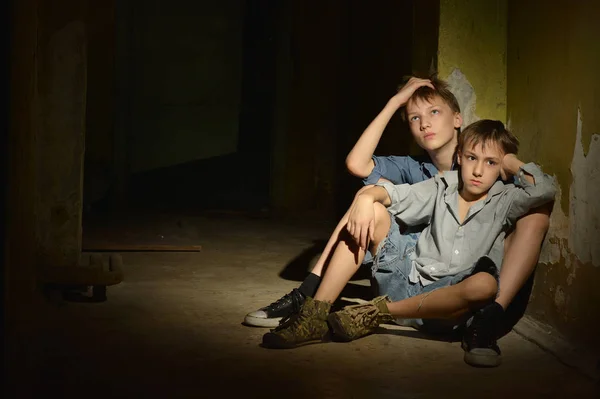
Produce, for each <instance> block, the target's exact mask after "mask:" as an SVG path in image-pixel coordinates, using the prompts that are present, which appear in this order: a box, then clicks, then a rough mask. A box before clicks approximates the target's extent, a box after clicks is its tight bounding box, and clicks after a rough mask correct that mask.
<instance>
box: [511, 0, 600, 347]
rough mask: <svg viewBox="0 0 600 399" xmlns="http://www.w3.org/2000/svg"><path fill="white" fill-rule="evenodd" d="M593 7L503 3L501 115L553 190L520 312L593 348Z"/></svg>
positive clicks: (597, 58)
mask: <svg viewBox="0 0 600 399" xmlns="http://www.w3.org/2000/svg"><path fill="white" fill-rule="evenodd" d="M599 15H600V3H598V2H591V1H590V2H587V1H575V2H572V3H569V4H567V2H535V1H529V2H521V1H515V0H511V1H509V7H508V118H509V120H510V122H511V126H512V129H513V131H514V132H515V134H516V135H517V136H518V137H519V139H520V140H521V157H522V158H523V159H525V160H535V161H536V162H538V163H540V164H541V165H542V166H543V167H544V170H545V171H547V172H548V173H550V174H553V175H555V176H556V178H557V181H558V184H559V186H560V194H559V197H558V198H557V203H556V204H555V207H554V210H553V213H552V217H551V226H550V231H549V233H548V237H547V240H546V243H545V245H544V248H543V251H542V257H541V259H540V262H541V263H543V264H542V265H541V266H540V267H538V270H537V273H536V285H535V289H534V292H533V298H532V302H531V303H530V306H529V310H528V312H529V314H530V315H532V316H534V317H536V318H538V319H541V320H543V321H545V322H547V323H549V324H552V325H554V326H556V327H557V328H558V329H559V330H560V331H561V332H563V333H564V334H566V335H567V336H568V337H570V338H571V339H572V340H577V341H581V342H583V343H586V344H587V346H595V347H596V348H598V347H600V345H599V344H598V341H597V337H598V335H599V333H600V327H598V326H600V323H597V321H596V319H597V317H598V315H600V289H598V284H599V283H600V245H599V244H600V239H599V237H600V231H599V230H600V212H599V205H600V197H599V195H600V190H599V187H600V140H599V136H598V133H600V77H599V75H598V71H600V51H599V50H598V43H597V41H598V38H599V37H600V25H599V24H598V21H597V17H598V16H599Z"/></svg>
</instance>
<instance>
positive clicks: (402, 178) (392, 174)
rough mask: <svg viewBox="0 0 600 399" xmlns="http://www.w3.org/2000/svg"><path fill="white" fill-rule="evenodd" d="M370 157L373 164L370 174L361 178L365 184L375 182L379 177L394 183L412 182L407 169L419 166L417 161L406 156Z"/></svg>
mask: <svg viewBox="0 0 600 399" xmlns="http://www.w3.org/2000/svg"><path fill="white" fill-rule="evenodd" d="M372 159H373V163H374V164H375V166H374V167H373V170H372V171H371V174H370V175H369V176H367V177H365V178H364V179H363V183H364V184H365V185H369V184H375V183H377V182H378V181H379V179H381V178H384V179H386V180H389V181H391V182H392V183H394V184H404V183H412V182H411V181H409V179H408V178H407V177H408V176H409V175H410V173H409V171H410V170H411V168H418V167H419V163H418V162H416V161H415V160H414V159H413V158H411V157H407V156H389V157H378V156H374V157H373V158H372Z"/></svg>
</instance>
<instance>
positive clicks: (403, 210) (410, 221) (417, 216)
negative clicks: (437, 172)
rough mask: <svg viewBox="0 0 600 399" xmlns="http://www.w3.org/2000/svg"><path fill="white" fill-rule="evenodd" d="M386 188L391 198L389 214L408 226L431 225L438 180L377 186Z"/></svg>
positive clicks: (379, 184) (385, 183) (384, 183)
mask: <svg viewBox="0 0 600 399" xmlns="http://www.w3.org/2000/svg"><path fill="white" fill-rule="evenodd" d="M377 185H378V186H380V187H383V188H385V190H386V191H387V193H388V195H389V196H390V200H391V205H390V206H389V207H388V210H389V212H390V213H391V214H392V215H394V216H396V217H398V218H399V219H400V220H402V221H403V222H404V223H406V224H407V225H417V224H422V223H429V221H430V220H431V216H432V215H433V210H434V209H435V202H436V196H437V187H438V186H437V183H436V179H433V178H432V179H428V180H425V181H423V182H420V183H416V184H412V185H411V184H399V185H393V184H391V183H387V182H383V183H378V184H377Z"/></svg>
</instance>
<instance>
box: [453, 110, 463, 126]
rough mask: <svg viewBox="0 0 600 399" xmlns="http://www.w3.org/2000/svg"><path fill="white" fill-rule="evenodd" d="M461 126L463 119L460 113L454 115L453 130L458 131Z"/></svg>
mask: <svg viewBox="0 0 600 399" xmlns="http://www.w3.org/2000/svg"><path fill="white" fill-rule="evenodd" d="M462 124H463V117H462V115H461V113H460V112H456V113H455V114H454V128H455V129H458V128H459V127H461V126H462Z"/></svg>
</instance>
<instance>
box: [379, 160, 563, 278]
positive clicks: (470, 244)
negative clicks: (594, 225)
mask: <svg viewBox="0 0 600 399" xmlns="http://www.w3.org/2000/svg"><path fill="white" fill-rule="evenodd" d="M524 172H526V173H529V174H531V175H532V176H533V177H534V180H535V182H534V183H533V184H532V183H530V182H529V181H527V180H526V179H525V178H524V176H523V173H524ZM377 185H378V186H381V187H384V188H385V189H386V190H387V192H388V195H389V196H390V199H391V202H392V203H391V205H390V207H389V208H388V210H389V212H390V213H391V214H392V215H395V216H396V217H397V218H399V219H400V220H402V221H403V222H404V223H406V224H407V225H416V224H423V223H426V224H427V227H425V229H424V230H423V233H422V234H421V235H420V236H419V240H418V242H417V247H416V250H415V251H414V252H413V253H412V255H411V259H412V269H411V273H410V276H409V279H410V281H411V282H413V283H416V282H418V281H419V280H420V281H421V283H422V284H423V285H428V284H431V283H432V282H433V281H435V280H437V279H439V278H441V277H445V276H453V275H456V274H457V273H460V272H462V271H465V270H468V269H470V268H471V267H473V265H474V264H475V262H476V261H477V260H478V259H479V258H481V257H482V256H489V257H490V258H491V259H492V260H493V261H494V262H495V263H496V265H498V266H500V264H501V263H502V256H503V253H504V237H505V234H506V231H507V230H508V229H509V228H510V227H511V226H512V225H513V224H514V223H515V222H516V220H517V219H518V218H519V217H521V216H523V215H524V214H526V213H527V212H528V211H529V210H530V209H531V208H535V207H538V206H540V205H543V204H545V203H547V202H550V201H552V200H553V199H554V195H555V193H556V188H555V186H554V179H553V178H552V177H551V176H548V175H547V174H544V173H543V172H542V171H541V169H540V168H539V167H538V166H537V165H535V164H533V163H528V164H526V165H523V166H522V167H521V168H520V169H519V172H518V174H517V176H515V184H505V183H504V182H502V181H500V180H498V181H496V183H494V185H493V186H492V187H491V188H490V190H489V192H488V195H487V197H486V198H485V199H483V200H481V201H478V202H477V203H475V204H473V205H472V206H471V208H470V209H469V212H468V213H467V215H466V217H465V219H464V220H463V221H462V222H461V221H460V220H459V217H458V215H459V212H458V195H459V194H458V172H457V171H448V172H444V173H443V174H439V175H437V176H435V177H434V178H432V179H428V180H425V181H422V182H420V183H416V184H413V185H410V184H400V185H393V184H391V183H388V182H383V183H377Z"/></svg>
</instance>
